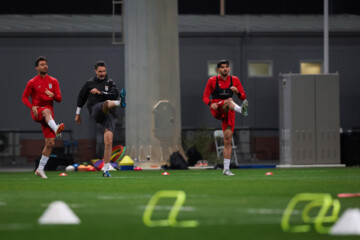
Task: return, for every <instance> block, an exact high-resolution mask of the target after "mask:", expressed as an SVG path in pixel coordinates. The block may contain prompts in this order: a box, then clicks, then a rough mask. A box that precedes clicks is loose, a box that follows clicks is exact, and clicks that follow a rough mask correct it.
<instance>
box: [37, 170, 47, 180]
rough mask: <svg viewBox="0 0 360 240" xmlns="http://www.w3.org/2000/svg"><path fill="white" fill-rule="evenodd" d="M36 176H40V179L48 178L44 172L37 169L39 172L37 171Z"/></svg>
mask: <svg viewBox="0 0 360 240" xmlns="http://www.w3.org/2000/svg"><path fill="white" fill-rule="evenodd" d="M35 175H37V176H39V177H41V178H47V176H46V175H45V172H44V170H39V169H37V170H36V171H35Z"/></svg>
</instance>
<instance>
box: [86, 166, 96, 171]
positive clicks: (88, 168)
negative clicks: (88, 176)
mask: <svg viewBox="0 0 360 240" xmlns="http://www.w3.org/2000/svg"><path fill="white" fill-rule="evenodd" d="M86 171H88V172H92V171H96V169H95V168H94V166H92V165H88V166H87V169H86Z"/></svg>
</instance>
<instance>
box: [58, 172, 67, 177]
mask: <svg viewBox="0 0 360 240" xmlns="http://www.w3.org/2000/svg"><path fill="white" fill-rule="evenodd" d="M59 176H61V177H66V176H67V174H66V173H64V172H63V173H60V174H59Z"/></svg>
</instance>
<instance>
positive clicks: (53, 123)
mask: <svg viewBox="0 0 360 240" xmlns="http://www.w3.org/2000/svg"><path fill="white" fill-rule="evenodd" d="M48 125H49V127H50V128H51V129H52V130H53V131H54V132H56V128H57V125H56V123H55V121H54V120H53V119H51V120H50V121H49V122H48Z"/></svg>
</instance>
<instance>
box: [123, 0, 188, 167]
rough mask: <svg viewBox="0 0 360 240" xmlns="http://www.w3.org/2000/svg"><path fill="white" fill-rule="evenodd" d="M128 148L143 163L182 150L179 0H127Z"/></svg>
mask: <svg viewBox="0 0 360 240" xmlns="http://www.w3.org/2000/svg"><path fill="white" fill-rule="evenodd" d="M124 10H125V11H124V31H125V86H126V89H127V92H128V95H127V103H128V105H127V107H126V112H125V113H126V121H125V127H126V129H125V133H126V145H127V147H128V149H129V152H128V153H130V154H129V155H130V157H132V158H138V159H139V160H140V165H141V166H145V167H146V165H147V163H148V165H152V166H153V165H156V164H155V162H156V163H157V164H164V161H166V160H168V159H169V155H170V154H171V153H172V152H174V151H179V150H180V151H181V152H182V148H181V105H180V78H179V39H178V12H177V1H176V0H125V3H124Z"/></svg>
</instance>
